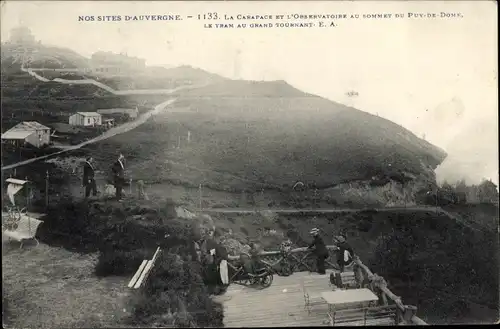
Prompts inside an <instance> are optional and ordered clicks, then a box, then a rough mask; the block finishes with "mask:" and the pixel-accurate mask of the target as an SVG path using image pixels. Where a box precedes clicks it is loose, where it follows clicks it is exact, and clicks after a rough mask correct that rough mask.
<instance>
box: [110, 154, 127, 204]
mask: <svg viewBox="0 0 500 329" xmlns="http://www.w3.org/2000/svg"><path fill="white" fill-rule="evenodd" d="M124 160H125V157H124V156H123V154H121V153H120V155H119V156H118V160H116V162H115V163H113V166H112V167H111V171H112V172H113V185H114V186H115V189H116V199H117V200H118V201H122V189H123V186H124V185H125V167H124V165H123V161H124Z"/></svg>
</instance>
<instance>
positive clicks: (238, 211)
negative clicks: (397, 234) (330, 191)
mask: <svg viewBox="0 0 500 329" xmlns="http://www.w3.org/2000/svg"><path fill="white" fill-rule="evenodd" d="M422 210H426V211H436V212H440V213H444V211H443V209H441V208H439V207H438V208H436V207H433V206H424V205H423V206H411V207H384V208H365V209H362V208H360V209H356V208H316V209H314V208H311V209H279V208H276V209H273V208H266V209H240V208H212V209H203V210H202V211H203V212H207V213H220V214H224V213H227V214H255V213H261V212H273V213H281V214H296V213H342V212H361V211H422Z"/></svg>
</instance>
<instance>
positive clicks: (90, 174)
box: [83, 157, 97, 198]
mask: <svg viewBox="0 0 500 329" xmlns="http://www.w3.org/2000/svg"><path fill="white" fill-rule="evenodd" d="M92 163H93V159H92V157H88V158H87V159H86V160H85V163H84V164H83V186H84V187H85V198H88V197H89V196H90V193H92V195H93V196H96V195H97V185H96V183H95V168H94V165H93V164H92Z"/></svg>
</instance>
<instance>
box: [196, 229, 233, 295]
mask: <svg viewBox="0 0 500 329" xmlns="http://www.w3.org/2000/svg"><path fill="white" fill-rule="evenodd" d="M214 232H215V227H212V226H208V227H207V226H205V225H203V224H202V223H195V224H194V225H193V247H194V248H193V256H194V257H196V259H197V261H198V262H200V264H201V266H202V268H203V282H204V283H205V285H206V286H207V287H208V290H209V292H210V293H211V294H215V295H218V294H220V293H222V292H223V291H224V288H225V287H224V286H225V285H227V284H224V283H222V278H221V276H220V263H221V262H222V260H226V261H227V259H228V254H227V251H226V249H225V248H224V247H223V246H221V245H220V244H218V243H217V242H216V241H215V240H214V239H213V235H214Z"/></svg>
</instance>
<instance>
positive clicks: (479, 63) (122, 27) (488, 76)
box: [1, 1, 498, 184]
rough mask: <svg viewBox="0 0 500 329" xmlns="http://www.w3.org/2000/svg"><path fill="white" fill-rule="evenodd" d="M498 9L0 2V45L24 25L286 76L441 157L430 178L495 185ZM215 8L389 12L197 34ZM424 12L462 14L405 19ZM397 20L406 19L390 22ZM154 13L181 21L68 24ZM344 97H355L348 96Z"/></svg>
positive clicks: (55, 37)
mask: <svg viewBox="0 0 500 329" xmlns="http://www.w3.org/2000/svg"><path fill="white" fill-rule="evenodd" d="M496 11H497V5H496V2H494V1H456V2H455V1H432V2H430V1H429V2H425V1H418V2H416V1H415V2H412V1H404V2H390V1H387V2H384V1H377V2H374V1H346V2H342V1H331V2H328V1H318V2H313V1H307V2H299V1H294V2H284V1H276V2H256V1H252V2H243V1H238V2H201V1H200V2H190V3H187V2H159V1H157V2H147V1H141V2H140V3H138V2H137V3H136V2H129V1H127V2H118V1H110V2H107V1H100V2H99V3H97V2H85V1H77V2H72V1H71V2H70V1H68V2H58V1H50V2H42V1H37V2H28V1H22V2H18V1H16V2H14V1H6V2H5V1H4V2H2V16H1V38H2V41H5V40H6V39H8V37H9V30H10V29H11V28H12V27H15V26H18V25H19V24H23V25H24V26H27V27H29V28H30V29H31V30H32V32H33V34H34V35H35V37H36V39H37V40H41V41H42V43H44V44H50V45H55V46H61V47H68V48H71V49H73V50H75V51H76V52H78V53H80V54H82V55H84V56H87V57H88V56H90V55H91V54H92V53H93V52H95V51H99V50H103V51H113V52H117V53H120V52H125V53H127V54H128V55H131V56H138V57H141V58H144V59H146V61H147V64H148V65H168V66H177V65H184V64H186V65H192V66H194V67H199V68H202V69H205V70H208V71H210V72H214V73H218V74H221V75H223V76H226V77H229V78H239V79H251V80H285V81H287V82H288V83H290V84H291V85H293V86H294V87H296V88H299V89H301V90H303V91H306V92H310V93H313V94H317V95H320V96H323V97H326V98H328V99H331V100H334V101H337V102H340V103H344V104H347V105H350V106H353V107H356V108H358V109H360V110H363V111H366V112H369V113H372V114H377V115H379V116H381V117H384V118H387V119H389V120H391V121H394V122H396V123H398V124H400V125H402V126H404V127H405V128H407V129H409V130H411V131H412V132H414V133H415V134H416V135H417V136H419V137H424V136H425V139H426V140H428V141H430V142H431V143H433V144H435V145H437V146H439V147H441V148H443V149H445V150H446V151H447V152H448V154H449V156H448V158H447V159H446V160H445V161H444V163H443V164H442V165H441V166H440V167H439V168H438V169H437V174H438V179H440V180H445V179H446V180H455V179H460V178H462V177H464V178H466V179H467V180H468V181H469V182H470V183H476V182H479V181H480V180H481V179H482V178H490V179H492V180H493V181H494V182H495V183H497V184H498V97H497V78H498V67H497V13H496ZM214 12H217V13H218V14H219V16H223V15H224V14H226V15H237V14H243V15H266V14H267V15H277V14H281V15H287V14H347V15H350V14H359V15H360V16H362V15H363V14H378V13H386V14H389V13H391V14H392V18H385V19H384V18H382V19H369V18H366V19H362V18H360V19H338V20H334V22H335V24H337V26H336V27H332V28H254V29H250V28H247V29H214V28H212V29H209V28H204V23H210V22H209V21H199V20H197V19H196V16H197V15H198V14H206V13H214ZM433 12H436V13H438V15H439V13H440V12H448V13H461V15H462V17H461V18H454V19H450V18H448V19H445V18H435V19H428V18H408V17H407V16H408V13H423V14H427V13H433ZM396 13H401V14H403V16H404V18H398V19H396V18H394V14H396ZM156 14H159V15H168V14H174V15H176V14H178V15H181V16H182V17H183V18H184V19H183V20H181V21H149V22H146V21H123V20H122V21H119V22H116V21H115V22H112V21H111V22H98V21H93V22H79V21H78V17H79V16H80V15H94V16H98V15H122V17H124V16H125V15H129V16H132V15H156ZM187 15H192V16H194V17H193V18H192V19H187V18H186V16H187ZM324 21H325V23H327V24H329V23H330V22H331V21H332V20H329V19H326V20H324ZM250 22H252V21H242V20H239V21H238V20H235V21H233V23H235V24H237V23H247V24H249V23H250ZM260 22H261V23H266V22H273V23H276V21H275V20H273V21H265V20H264V21H260ZM237 54H239V55H238V56H237ZM349 91H356V92H357V93H358V96H354V97H349V96H347V95H346V93H347V92H349Z"/></svg>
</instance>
